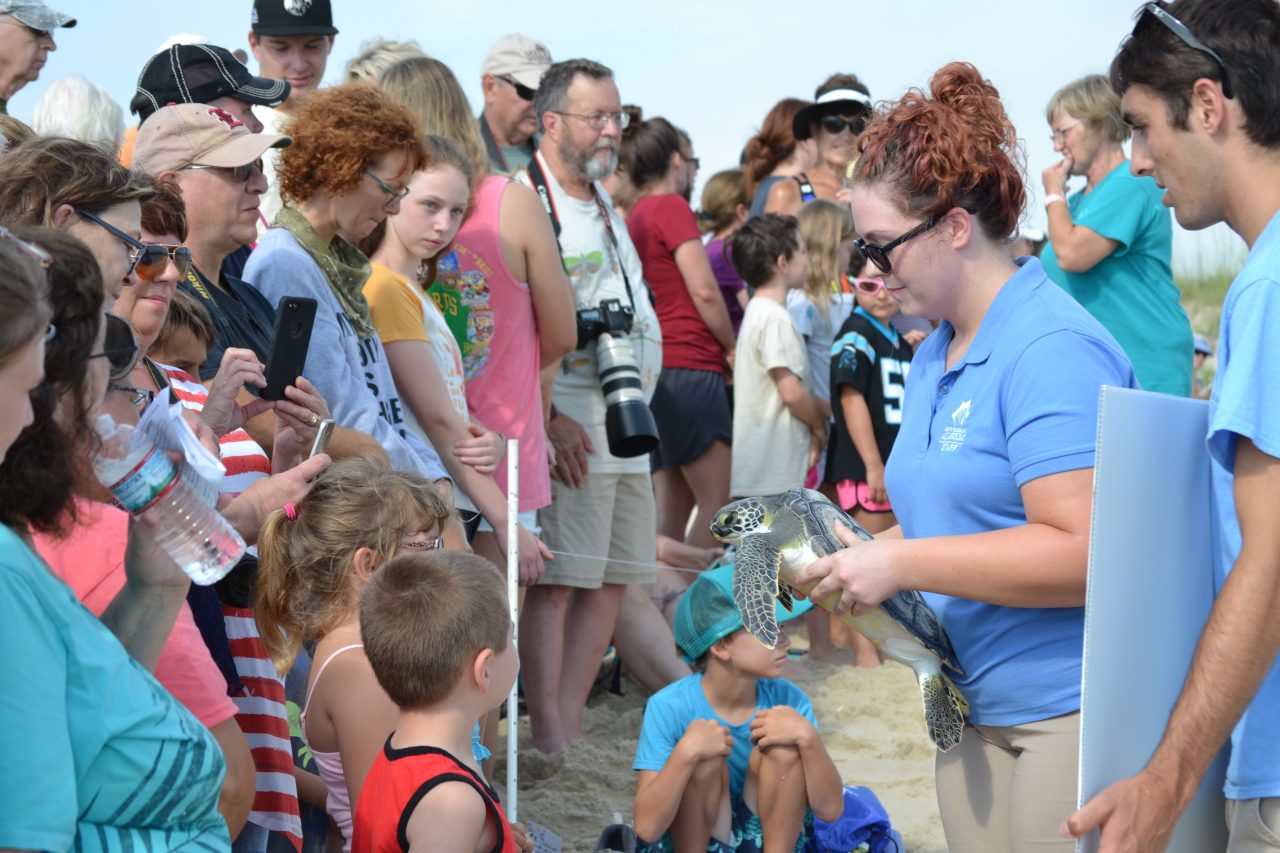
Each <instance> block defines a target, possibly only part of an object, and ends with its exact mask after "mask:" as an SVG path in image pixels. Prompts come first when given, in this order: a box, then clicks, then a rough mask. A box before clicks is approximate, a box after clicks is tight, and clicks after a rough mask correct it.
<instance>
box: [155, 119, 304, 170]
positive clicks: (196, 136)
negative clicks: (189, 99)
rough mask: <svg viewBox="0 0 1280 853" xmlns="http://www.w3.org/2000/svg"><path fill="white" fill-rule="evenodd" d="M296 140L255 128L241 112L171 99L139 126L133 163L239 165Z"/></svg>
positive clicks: (165, 166)
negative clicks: (249, 124)
mask: <svg viewBox="0 0 1280 853" xmlns="http://www.w3.org/2000/svg"><path fill="white" fill-rule="evenodd" d="M291 144H293V140H292V139H290V138H289V137H287V136H282V135H280V134H278V133H251V132H250V131H249V128H248V127H246V126H245V124H244V123H243V122H241V121H240V120H239V119H237V118H236V117H235V116H233V115H231V114H230V113H228V112H226V111H225V110H221V109H218V108H217V107H211V106H209V105H208V104H170V105H169V106H167V107H162V108H161V109H158V110H156V111H155V112H154V113H152V115H151V117H150V118H148V119H147V120H146V121H144V122H143V123H142V127H141V128H139V129H138V142H137V144H136V145H135V146H134V149H133V168H134V169H135V170H136V171H139V172H148V173H150V174H152V175H158V174H160V173H161V172H168V171H177V170H179V169H183V168H185V167H187V166H226V167H231V168H234V167H236V166H244V165H247V164H249V163H252V162H253V161H254V160H257V159H258V158H259V157H261V156H262V155H263V154H265V153H266V152H267V150H268V149H270V148H284V147H285V146H287V145H291Z"/></svg>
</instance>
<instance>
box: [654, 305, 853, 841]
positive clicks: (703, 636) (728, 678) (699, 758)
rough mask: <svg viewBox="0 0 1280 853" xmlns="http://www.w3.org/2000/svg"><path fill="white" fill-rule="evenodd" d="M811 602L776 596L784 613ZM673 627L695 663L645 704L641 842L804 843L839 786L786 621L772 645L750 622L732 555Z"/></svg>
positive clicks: (687, 602)
mask: <svg viewBox="0 0 1280 853" xmlns="http://www.w3.org/2000/svg"><path fill="white" fill-rule="evenodd" d="M748 310H750V306H748ZM802 352H803V350H802ZM808 608H809V603H808V602H800V601H798V602H796V606H795V608H794V609H793V610H792V611H791V612H790V613H788V612H786V611H784V610H782V609H781V607H779V608H778V611H777V616H778V621H779V622H780V623H781V622H782V621H783V620H785V619H790V618H793V617H795V616H798V615H800V614H801V613H803V612H804V611H805V610H807V609H808ZM675 637H676V643H677V644H678V645H679V646H680V650H681V652H682V653H683V655H684V657H685V660H686V661H688V662H689V663H692V664H694V665H695V668H696V669H698V670H699V671H698V672H696V673H694V674H693V675H690V676H687V677H685V678H682V679H681V680H679V681H677V682H675V683H674V684H671V685H669V686H667V687H665V688H663V689H662V690H660V691H659V692H657V693H655V694H654V695H653V696H652V697H650V699H649V703H648V705H646V706H645V711H644V723H643V724H642V725H641V728H640V742H639V744H638V746H637V748H636V760H635V763H634V765H633V766H632V769H634V770H636V771H637V772H638V774H639V775H638V777H637V780H636V800H635V829H636V834H637V835H638V836H639V837H640V838H641V840H642V845H641V848H640V849H641V850H644V851H663V853H667V851H673V850H678V851H681V853H684V851H702V850H707V851H709V853H755V851H762V850H765V849H769V850H775V851H777V850H796V851H799V850H801V849H803V847H804V845H805V844H806V842H807V840H808V839H809V838H810V837H811V836H812V834H813V819H814V817H815V815H816V816H817V817H820V818H822V819H823V820H826V821H835V820H837V819H838V818H839V817H840V815H841V814H842V812H843V810H844V802H843V787H842V783H841V781H840V773H839V771H838V770H836V766H835V764H834V763H833V762H832V760H831V756H830V755H829V754H828V753H827V750H826V747H825V746H823V743H822V739H821V738H820V737H819V735H818V731H817V723H816V721H815V720H814V717H813V708H812V706H811V705H810V703H809V698H808V697H807V696H805V694H804V692H803V691H802V690H801V689H800V688H799V687H797V686H795V685H794V684H792V683H791V682H790V681H787V680H786V679H783V678H780V677H779V676H780V675H781V673H782V666H783V664H784V663H786V660H787V648H788V646H789V643H788V642H787V640H786V634H785V632H779V638H778V646H777V648H775V649H769V648H766V647H765V646H764V645H762V644H761V643H760V642H759V641H758V640H756V639H755V637H753V636H751V635H750V634H748V633H747V631H746V629H745V628H743V627H742V619H741V617H740V616H739V615H738V608H737V605H736V604H734V601H733V567H732V566H724V567H721V568H718V569H712V570H710V571H707V572H704V573H703V574H701V575H700V576H699V577H698V579H697V580H695V581H694V582H693V585H692V586H690V587H689V591H688V592H686V593H685V594H684V597H683V598H681V600H680V604H679V606H678V607H677V609H676V618H675Z"/></svg>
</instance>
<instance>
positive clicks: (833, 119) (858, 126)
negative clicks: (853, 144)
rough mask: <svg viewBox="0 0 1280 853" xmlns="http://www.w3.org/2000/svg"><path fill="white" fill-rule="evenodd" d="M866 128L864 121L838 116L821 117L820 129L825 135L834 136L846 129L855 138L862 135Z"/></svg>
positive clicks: (865, 121)
mask: <svg viewBox="0 0 1280 853" xmlns="http://www.w3.org/2000/svg"><path fill="white" fill-rule="evenodd" d="M866 126H867V120H866V119H861V118H841V117H840V116H823V117H822V129H823V130H825V131H826V132H827V133H829V134H831V135H832V136H835V135H836V134H838V133H840V131H842V130H844V129H845V128H846V127H847V128H849V132H850V133H852V134H853V135H854V136H857V135H858V134H860V133H862V131H863V130H864V129H865V128H866Z"/></svg>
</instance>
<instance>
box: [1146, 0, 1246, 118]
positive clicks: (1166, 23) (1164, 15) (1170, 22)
mask: <svg viewBox="0 0 1280 853" xmlns="http://www.w3.org/2000/svg"><path fill="white" fill-rule="evenodd" d="M1148 18H1153V19H1155V20H1156V21H1157V22H1158V23H1160V24H1161V25H1162V26H1163V27H1164V28H1165V29H1167V30H1168V31H1169V32H1171V33H1173V34H1174V35H1175V36H1177V37H1178V38H1179V40H1181V41H1182V43H1183V44H1185V45H1186V46H1187V47H1189V48H1191V49H1192V50H1198V51H1200V52H1201V53H1203V54H1206V55H1208V56H1209V58H1210V59H1212V60H1213V61H1214V62H1216V63H1218V71H1219V73H1221V74H1222V81H1221V82H1222V95H1223V97H1226V98H1230V97H1231V76H1230V75H1229V74H1227V63H1226V62H1224V61H1223V60H1222V57H1221V56H1219V55H1218V52H1217V51H1216V50H1214V49H1213V48H1211V47H1209V46H1208V45H1207V44H1205V43H1204V42H1202V41H1200V39H1198V38H1196V37H1195V36H1194V35H1192V34H1191V30H1189V29H1188V28H1187V25H1186V24H1184V23H1182V21H1179V20H1178V19H1177V18H1175V17H1174V16H1173V15H1171V14H1169V12H1168V10H1166V9H1165V8H1164V7H1162V6H1161V5H1160V4H1159V3H1147V4H1146V5H1144V6H1143V7H1142V9H1141V10H1140V11H1139V12H1138V22H1137V23H1136V24H1134V25H1133V33H1131V34H1130V36H1129V38H1133V36H1134V35H1137V32H1138V28H1139V27H1141V26H1142V22H1143V21H1145V20H1147V19H1148Z"/></svg>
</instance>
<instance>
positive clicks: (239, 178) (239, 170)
mask: <svg viewBox="0 0 1280 853" xmlns="http://www.w3.org/2000/svg"><path fill="white" fill-rule="evenodd" d="M262 167H263V164H262V158H261V157H259V158H258V159H257V160H254V161H253V162H252V163H245V164H244V165H243V166H201V165H200V164H198V163H192V164H191V165H190V166H183V167H182V171H184V172H188V171H195V170H196V169H220V170H222V171H224V172H226V173H228V174H229V175H231V180H233V181H235V182H236V183H238V184H247V183H249V179H250V178H252V177H253V172H254V170H255V169H256V170H257V171H259V172H261V171H262Z"/></svg>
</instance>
